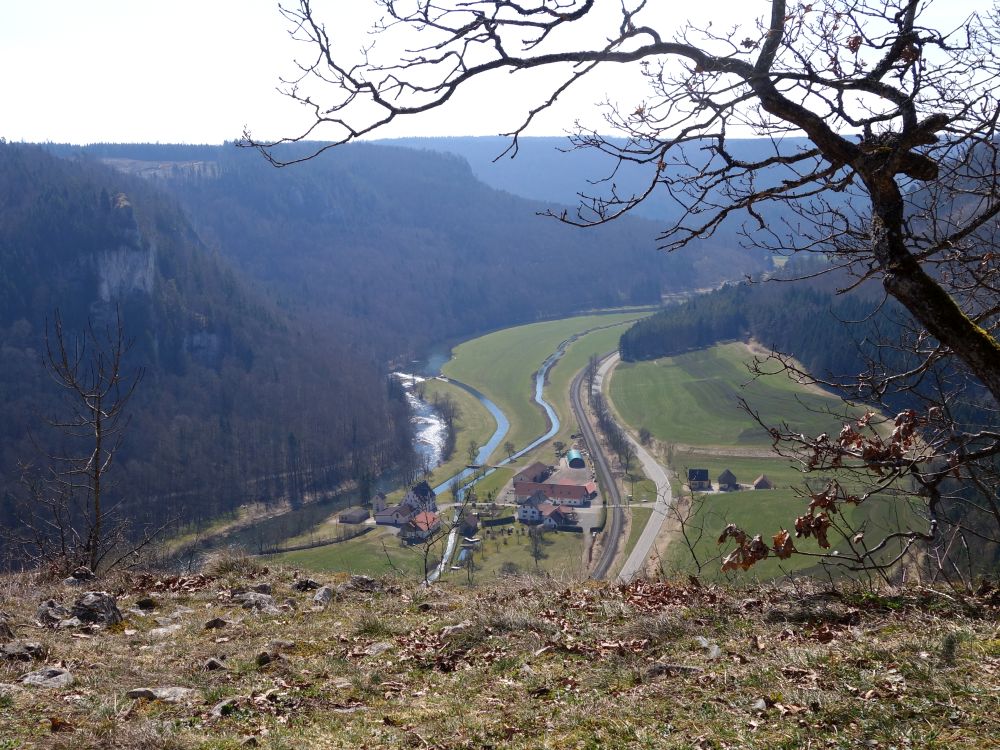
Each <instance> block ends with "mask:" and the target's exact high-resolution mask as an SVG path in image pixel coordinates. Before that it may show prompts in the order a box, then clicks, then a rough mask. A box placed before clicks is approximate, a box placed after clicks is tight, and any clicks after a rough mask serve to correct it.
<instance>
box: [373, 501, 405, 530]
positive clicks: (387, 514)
mask: <svg viewBox="0 0 1000 750" xmlns="http://www.w3.org/2000/svg"><path fill="white" fill-rule="evenodd" d="M411 518H413V509H412V508H408V507H406V506H405V505H390V506H388V507H387V508H383V509H382V510H380V511H377V512H376V513H375V523H377V524H381V525H383V526H402V525H403V524H404V523H406V522H407V521H409V520H410V519H411Z"/></svg>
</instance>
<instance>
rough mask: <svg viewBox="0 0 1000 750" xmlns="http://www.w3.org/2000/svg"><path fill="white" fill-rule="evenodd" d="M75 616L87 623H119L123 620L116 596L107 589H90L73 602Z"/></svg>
mask: <svg viewBox="0 0 1000 750" xmlns="http://www.w3.org/2000/svg"><path fill="white" fill-rule="evenodd" d="M73 617H78V618H79V619H80V620H81V621H83V622H87V623H96V624H100V625H117V624H118V623H120V622H121V621H122V613H121V612H119V611H118V605H117V603H116V602H115V598H114V597H113V596H111V594H109V593H108V592H106V591H88V592H87V593H85V594H84V595H83V596H81V597H80V598H79V599H77V600H76V602H75V603H74V604H73Z"/></svg>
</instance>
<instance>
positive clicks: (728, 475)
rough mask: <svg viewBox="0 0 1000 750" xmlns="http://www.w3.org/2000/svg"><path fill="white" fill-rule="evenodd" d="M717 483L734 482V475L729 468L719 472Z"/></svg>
mask: <svg viewBox="0 0 1000 750" xmlns="http://www.w3.org/2000/svg"><path fill="white" fill-rule="evenodd" d="M719 484H736V475H735V474H733V472H731V471H730V470H729V469H726V470H724V471H723V472H722V473H721V474H719Z"/></svg>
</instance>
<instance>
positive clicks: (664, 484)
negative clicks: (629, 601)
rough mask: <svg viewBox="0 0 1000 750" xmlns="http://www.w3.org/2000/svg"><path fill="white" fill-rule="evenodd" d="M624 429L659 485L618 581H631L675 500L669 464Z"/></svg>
mask: <svg viewBox="0 0 1000 750" xmlns="http://www.w3.org/2000/svg"><path fill="white" fill-rule="evenodd" d="M619 359H620V357H619V356H618V352H614V353H613V354H612V355H611V356H610V357H608V358H607V359H605V360H604V361H603V362H602V363H601V366H600V368H599V369H598V371H597V377H596V378H594V388H595V389H597V388H600V387H601V384H602V383H603V382H604V379H605V378H606V377H607V376H608V373H610V372H611V370H613V369H614V367H615V365H617V364H618V361H619ZM624 432H625V437H626V438H628V441H629V442H630V443H632V447H633V448H635V455H636V457H637V458H638V459H639V463H641V464H642V471H643V473H644V474H645V475H646V477H647V478H649V479H650V480H652V482H653V484H655V485H656V504H655V505H654V506H653V512H652V514H651V515H650V517H649V521H647V522H646V527H645V528H644V529H643V530H642V534H641V535H640V536H639V540H638V541H637V542H636V543H635V547H633V548H632V552H631V554H630V555H629V556H628V559H627V560H626V561H625V564H624V565H622V569H621V571H620V572H619V573H618V582H619V583H628V582H629V581H631V580H632V579H633V578H635V576H636V575H637V574H638V573H640V572H641V571H642V567H643V565H644V564H645V562H646V559H647V558H648V557H649V551H650V550H651V549H652V548H653V543H654V542H655V541H656V537H657V536H658V535H659V533H660V529H661V528H662V527H663V523H664V522H665V521H666V520H667V512H668V511H669V510H670V506H671V505H672V504H673V501H674V498H673V493H672V490H671V489H670V479H669V478H668V477H667V472H666V467H664V466H661V465H660V464H659V463H658V462H657V461H656V459H655V458H653V457H652V456H651V455H649V452H648V451H647V450H646V449H645V448H644V447H643V446H642V444H641V443H640V442H639V441H638V440H636V439H635V438H634V437H632V433H630V432H629V431H628V430H624Z"/></svg>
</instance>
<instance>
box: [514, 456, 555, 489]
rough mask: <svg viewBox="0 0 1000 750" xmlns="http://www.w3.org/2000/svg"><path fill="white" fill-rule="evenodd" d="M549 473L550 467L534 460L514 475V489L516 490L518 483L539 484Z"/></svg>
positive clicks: (550, 471)
mask: <svg viewBox="0 0 1000 750" xmlns="http://www.w3.org/2000/svg"><path fill="white" fill-rule="evenodd" d="M551 473H552V469H550V468H549V467H548V466H546V465H545V464H543V463H542V462H541V461H535V463H533V464H531V465H529V466H525V467H524V468H523V469H521V470H520V471H519V472H517V474H515V475H514V489H515V491H516V489H517V485H518V484H531V483H533V484H540V483H541V482H544V481H545V480H546V479H548V478H549V474H551ZM529 494H530V493H529Z"/></svg>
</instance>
